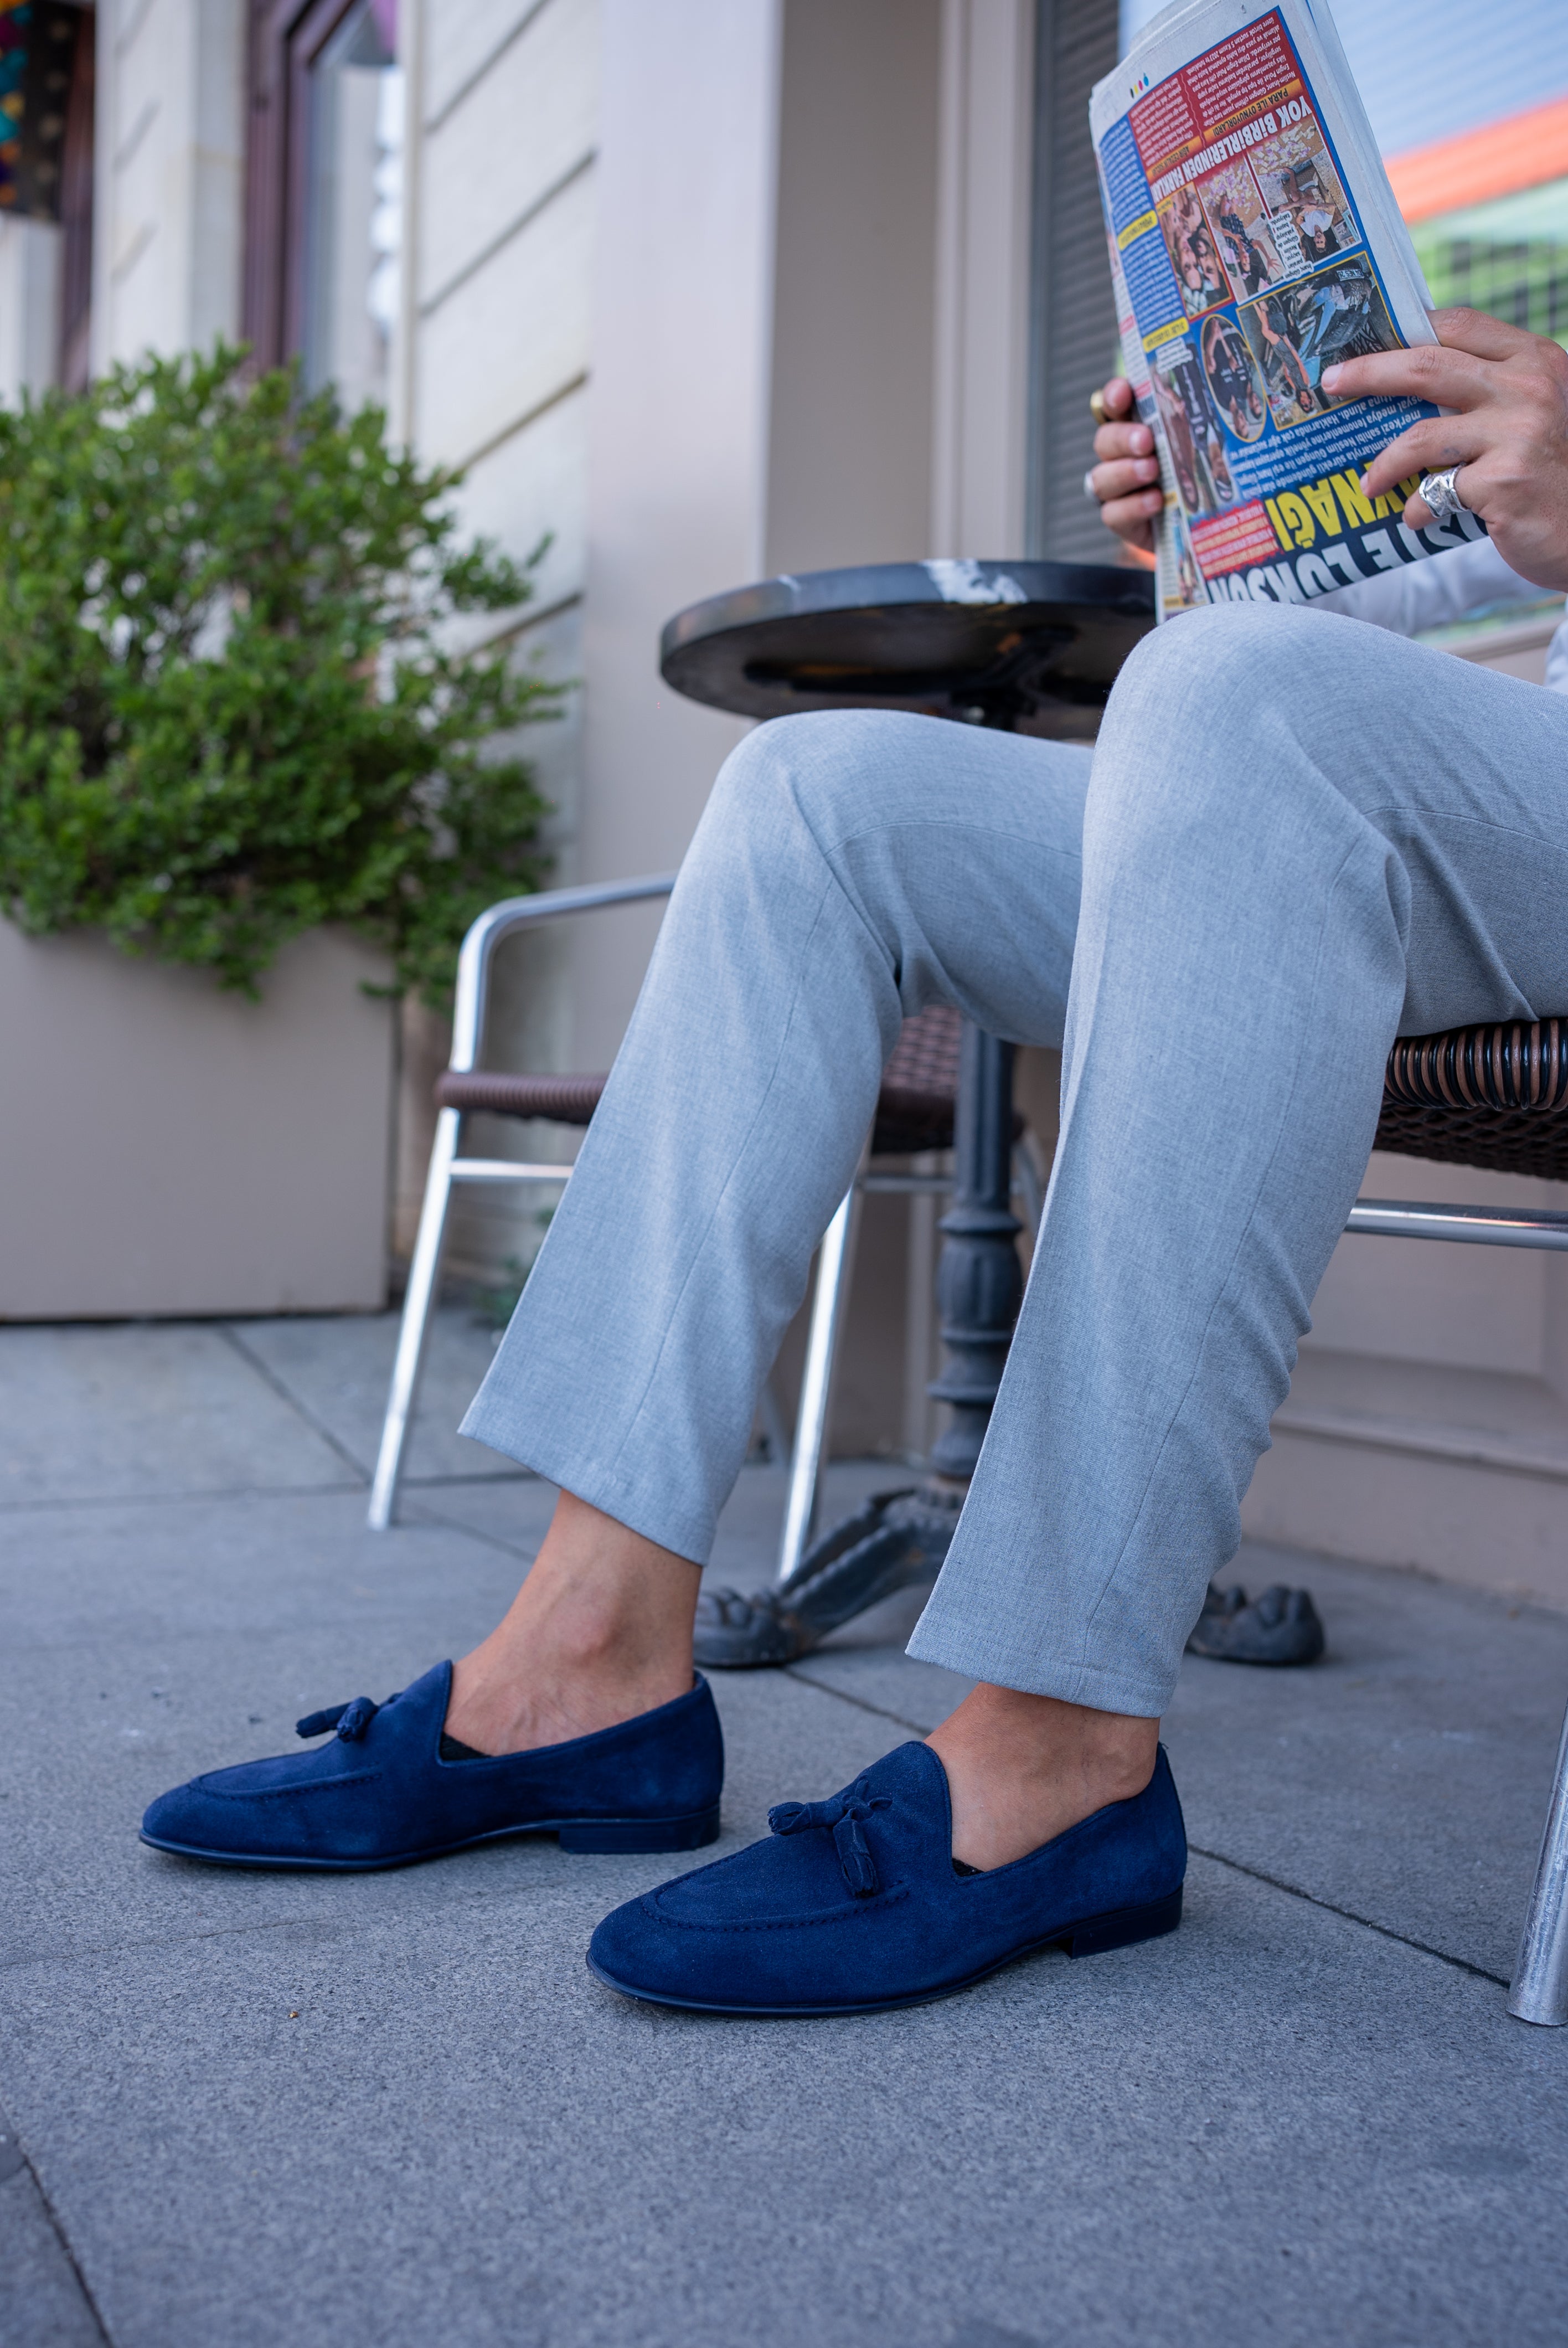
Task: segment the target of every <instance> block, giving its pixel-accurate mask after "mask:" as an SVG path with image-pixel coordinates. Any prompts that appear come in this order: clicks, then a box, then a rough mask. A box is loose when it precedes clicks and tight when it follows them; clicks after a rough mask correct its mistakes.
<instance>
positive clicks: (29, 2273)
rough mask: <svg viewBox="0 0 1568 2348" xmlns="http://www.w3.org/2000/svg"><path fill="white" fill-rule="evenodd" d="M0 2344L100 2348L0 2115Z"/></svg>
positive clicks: (91, 2317) (99, 2335) (93, 2321)
mask: <svg viewBox="0 0 1568 2348" xmlns="http://www.w3.org/2000/svg"><path fill="white" fill-rule="evenodd" d="M0 2340H3V2341H4V2342H5V2348H103V2341H104V2333H103V2331H102V2328H101V2327H100V2325H99V2323H98V2320H97V2314H96V2313H95V2312H94V2310H93V2307H92V2303H91V2302H90V2301H89V2300H88V2298H87V2293H86V2291H84V2289H83V2287H82V2281H81V2277H80V2276H79V2275H78V2274H77V2270H76V2267H75V2265H74V2263H73V2261H72V2259H71V2255H70V2252H69V2251H68V2250H67V2248H66V2245H65V2243H64V2241H63V2240H61V2238H60V2235H59V2232H58V2230H56V2225H55V2222H54V2219H52V2218H51V2216H50V2214H49V2211H48V2209H47V2206H46V2203H45V2200H44V2197H43V2195H42V2194H41V2193H40V2192H39V2190H38V2181H37V2179H36V2177H35V2176H34V2174H33V2172H32V2169H31V2168H29V2166H28V2164H27V2161H26V2156H25V2155H24V2153H23V2151H22V2147H21V2146H20V2144H19V2143H18V2142H17V2139H16V2132H15V2128H14V2127H12V2124H11V2122H10V2121H9V2120H8V2119H7V2118H6V2117H5V2114H4V2113H3V2112H0Z"/></svg>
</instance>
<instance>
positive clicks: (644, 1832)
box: [141, 1663, 724, 1873]
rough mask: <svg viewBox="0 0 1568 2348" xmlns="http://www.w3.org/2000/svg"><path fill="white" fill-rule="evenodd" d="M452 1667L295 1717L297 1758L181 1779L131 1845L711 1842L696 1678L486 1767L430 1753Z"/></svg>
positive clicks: (711, 1810)
mask: <svg viewBox="0 0 1568 2348" xmlns="http://www.w3.org/2000/svg"><path fill="white" fill-rule="evenodd" d="M451 1680H452V1667H451V1665H450V1664H449V1663H437V1664H436V1668H435V1670H434V1671H429V1672H426V1673H425V1675H424V1677H423V1678H422V1679H417V1680H415V1683H414V1684H413V1686H412V1687H409V1688H405V1689H404V1691H403V1693H402V1694H400V1695H395V1696H389V1697H388V1698H387V1700H386V1702H385V1703H384V1704H372V1702H371V1701H370V1699H369V1697H368V1696H356V1697H355V1698H354V1702H353V1703H352V1704H338V1705H335V1706H333V1708H332V1709H331V1710H329V1711H327V1712H320V1713H312V1714H310V1715H309V1716H308V1717H307V1718H306V1719H304V1720H302V1721H301V1723H300V1725H299V1733H300V1735H302V1736H320V1735H323V1734H324V1733H325V1732H326V1731H328V1730H331V1731H333V1732H334V1733H333V1735H332V1736H331V1737H330V1740H329V1741H328V1743H326V1744H325V1745H318V1746H316V1747H315V1748H314V1749H313V1751H312V1752H309V1753H290V1754H283V1755H280V1756H279V1757H278V1758H277V1759H275V1760H271V1761H251V1762H246V1763H243V1764H241V1766H240V1767H238V1768H235V1769H218V1770H214V1771H213V1772H212V1773H211V1774H210V1776H204V1777H193V1778H192V1779H191V1781H190V1784H189V1785H186V1786H178V1787H175V1789H174V1791H173V1792H172V1793H169V1794H164V1795H161V1796H160V1797H159V1799H158V1800H157V1801H156V1802H154V1803H153V1804H152V1806H151V1807H150V1808H149V1810H148V1812H147V1815H146V1817H145V1818H143V1820H142V1822H141V1838H142V1840H143V1842H148V1843H151V1844H152V1845H153V1846H154V1848H155V1849H159V1850H167V1851H172V1852H173V1853H175V1855H176V1856H177V1857H179V1858H182V1859H207V1860H210V1861H213V1862H215V1863H217V1864H219V1865H220V1866H226V1867H267V1868H305V1869H325V1870H329V1871H332V1872H334V1873H336V1872H343V1871H354V1870H362V1869H372V1868H381V1867H403V1866H406V1865H407V1864H408V1863H409V1862H410V1861H411V1860H414V1859H438V1858H440V1857H442V1856H443V1855H444V1854H445V1853H446V1852H447V1851H454V1850H463V1849H466V1848H467V1847H468V1846H469V1845H470V1844H472V1843H478V1842H494V1841H497V1840H499V1839H501V1838H503V1837H507V1836H510V1835H518V1834H556V1835H559V1838H560V1842H561V1848H562V1849H563V1850H622V1851H630V1850H698V1849H701V1848H702V1845H703V1844H704V1843H710V1842H712V1840H713V1838H714V1837H715V1835H717V1833H718V1831H719V1792H720V1788H721V1787H722V1786H723V1777H724V1747H723V1738H722V1736H721V1735H720V1733H719V1717H718V1715H717V1713H716V1712H715V1711H714V1709H713V1699H712V1694H711V1693H710V1691H709V1688H708V1684H707V1682H706V1681H705V1680H699V1681H698V1682H697V1683H696V1684H695V1686H692V1684H691V1682H690V1675H688V1684H687V1687H686V1689H685V1690H684V1691H683V1692H682V1694H681V1695H679V1696H678V1697H677V1698H676V1699H675V1700H674V1701H673V1702H672V1703H669V1704H662V1705H661V1706H659V1707H657V1708H656V1709H653V1710H650V1711H647V1712H644V1713H642V1714H641V1715H639V1716H638V1717H637V1718H635V1719H630V1720H622V1721H620V1722H619V1723H617V1724H616V1725H613V1726H611V1727H609V1728H604V1729H600V1730H599V1731H598V1732H597V1733H595V1734H591V1735H585V1736H579V1737H577V1738H574V1739H572V1740H571V1741H570V1742H568V1743H561V1744H557V1745H555V1746H548V1747H535V1748H533V1749H531V1750H530V1751H528V1752H526V1753H516V1754H507V1755H505V1756H502V1757H501V1758H500V1759H488V1758H485V1757H475V1758H473V1759H468V1760H454V1759H449V1758H447V1757H446V1756H444V1754H443V1752H442V1749H441V1748H442V1746H443V1743H444V1741H445V1740H444V1737H443V1734H442V1723H443V1721H444V1719H445V1718H446V1708H447V1700H448V1697H449V1694H450V1692H451Z"/></svg>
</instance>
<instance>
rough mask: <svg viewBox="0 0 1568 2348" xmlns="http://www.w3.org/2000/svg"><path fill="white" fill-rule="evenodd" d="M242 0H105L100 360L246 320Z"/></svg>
mask: <svg viewBox="0 0 1568 2348" xmlns="http://www.w3.org/2000/svg"><path fill="white" fill-rule="evenodd" d="M244 88H245V7H244V0H99V5H98V44H97V137H96V140H95V160H94V177H95V182H96V197H95V204H96V216H95V238H94V254H93V332H92V366H93V372H94V373H95V374H101V373H102V372H103V370H104V369H105V367H107V366H108V365H109V364H110V363H111V361H113V360H115V359H135V358H138V357H140V356H141V355H142V354H143V353H144V352H146V351H149V350H153V351H163V352H173V351H180V350H189V349H202V348H205V347H207V346H209V345H210V344H211V343H212V341H213V339H214V337H215V336H217V335H226V336H227V337H228V338H229V339H230V341H234V340H235V339H236V338H237V337H238V335H239V331H240V268H241V234H242V212H241V196H242V189H243V179H244V144H245V102H244Z"/></svg>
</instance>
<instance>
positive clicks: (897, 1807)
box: [589, 1744, 1186, 2013]
mask: <svg viewBox="0 0 1568 2348" xmlns="http://www.w3.org/2000/svg"><path fill="white" fill-rule="evenodd" d="M851 1797H855V1799H854V1807H856V1809H857V1810H858V1811H859V1812H860V1813H862V1833H863V1838H864V1841H865V1843H866V1846H867V1847H868V1849H869V1853H870V1856H871V1871H872V1873H873V1874H874V1876H875V1888H874V1889H872V1890H862V1891H861V1892H860V1893H859V1894H858V1895H857V1894H856V1890H853V1889H852V1888H851V1885H850V1883H849V1881H848V1879H847V1878H846V1873H845V1864H844V1863H843V1862H842V1861H841V1859H840V1855H839V1852H838V1849H837V1848H836V1845H835V1836H834V1834H833V1832H831V1831H829V1830H827V1828H815V1830H810V1831H804V1832H800V1831H794V1830H789V1831H785V1832H780V1831H779V1830H778V1828H776V1826H775V1830H774V1834H773V1835H772V1836H771V1837H770V1838H769V1839H768V1840H766V1841H764V1842H759V1843H753V1845H751V1846H750V1848H749V1849H745V1850H743V1851H737V1852H736V1853H735V1854H734V1855H733V1857H732V1858H730V1859H721V1860H719V1861H717V1862H716V1863H715V1864H714V1865H713V1866H712V1867H705V1868H701V1869H697V1870H696V1871H695V1872H694V1873H692V1874H690V1875H685V1876H682V1877H678V1878H677V1879H675V1880H674V1881H673V1882H671V1883H668V1884H665V1885H663V1886H661V1888H660V1889H659V1890H657V1891H653V1892H650V1893H649V1894H647V1895H646V1896H645V1897H644V1898H643V1899H641V1900H632V1901H630V1902H628V1904H627V1905H626V1906H625V1907H623V1908H620V1909H617V1910H615V1911H614V1913H613V1914H612V1915H610V1916H608V1917H606V1919H605V1920H604V1921H603V1923H602V1924H600V1927H599V1930H598V1931H596V1932H595V1934H594V1936H593V1941H592V1943H591V1946H590V1949H589V1964H590V1966H591V1967H592V1968H593V1970H594V1971H595V1972H598V1973H599V1974H600V1978H601V1979H603V1980H606V1981H608V1982H610V1984H611V1985H612V1986H615V1987H619V1988H623V1989H625V1990H627V1991H628V1992H629V1993H631V1994H633V1995H638V1996H642V1997H647V1998H651V1999H653V2000H655V2001H658V2000H661V1999H664V2000H668V2001H669V2002H671V2003H679V2004H684V2005H692V2006H698V2007H708V2008H712V2009H715V2010H719V2011H723V2012H728V2013H747V2012H752V2013H792V2012H794V2013H803V2012H817V2013H820V2012H832V2011H854V2010H856V2009H860V2008H865V2007H867V2006H876V2005H886V2004H897V2003H905V2002H908V2001H914V2000H917V1999H919V1998H922V1997H928V1996H932V1995H939V1994H941V1993H943V1992H944V1991H945V1990H947V1989H948V1988H956V1987H958V1986H961V1985H962V1984H963V1983H964V1982H966V1981H968V1980H969V1979H972V1978H975V1977H978V1976H979V1975H981V1974H983V1973H985V1972H990V1971H992V1970H994V1969H995V1968H996V1967H997V1966H998V1965H999V1964H1002V1963H1006V1962H1009V1959H1010V1958H1011V1957H1013V1956H1016V1955H1020V1954H1022V1953H1023V1952H1025V1951H1027V1950H1029V1949H1030V1948H1033V1947H1038V1946H1040V1945H1043V1944H1045V1943H1048V1942H1049V1941H1051V1940H1052V1939H1054V1938H1057V1937H1059V1936H1062V1935H1063V1934H1065V1933H1066V1932H1067V1931H1069V1930H1070V1929H1071V1927H1072V1926H1073V1925H1074V1924H1076V1923H1079V1922H1081V1921H1085V1920H1087V1919H1090V1918H1097V1917H1101V1916H1104V1915H1106V1914H1112V1913H1120V1912H1122V1911H1125V1910H1141V1909H1143V1908H1145V1907H1147V1906H1149V1905H1150V1904H1151V1903H1154V1902H1158V1901H1161V1900H1168V1899H1169V1898H1170V1897H1171V1895H1172V1894H1173V1893H1175V1892H1177V1891H1179V1890H1180V1886H1181V1883H1182V1879H1183V1875H1184V1869H1185V1860H1186V1841H1185V1836H1184V1832H1183V1829H1182V1821H1181V1808H1180V1805H1179V1803H1178V1802H1177V1800H1176V1795H1175V1788H1174V1786H1173V1784H1172V1782H1171V1776H1170V1770H1169V1767H1168V1765H1167V1764H1166V1762H1165V1759H1164V1756H1163V1754H1162V1755H1161V1756H1160V1760H1159V1762H1158V1764H1157V1766H1156V1769H1155V1773H1154V1776H1153V1780H1152V1781H1151V1784H1150V1786H1149V1787H1148V1788H1147V1789H1146V1790H1145V1792H1144V1793H1143V1794H1142V1795H1139V1796H1138V1797H1136V1798H1135V1799H1134V1800H1133V1801H1131V1802H1121V1803H1115V1804H1112V1806H1111V1807H1108V1808H1107V1809H1104V1810H1101V1811H1098V1812H1096V1813H1095V1815H1094V1816H1093V1817H1092V1818H1086V1819H1084V1820H1083V1821H1082V1823H1081V1825H1079V1826H1076V1827H1073V1828H1071V1829H1070V1830H1069V1832H1068V1833H1066V1834H1064V1835H1061V1836H1059V1837H1058V1838H1057V1839H1056V1840H1055V1841H1054V1842H1051V1843H1048V1844H1047V1845H1045V1847H1044V1848H1043V1849H1040V1850H1038V1851H1033V1852H1030V1854H1029V1856H1028V1857H1027V1858H1024V1859H1018V1860H1015V1861H1014V1863H1013V1864H1012V1865H1011V1866H1009V1867H1003V1868H997V1869H992V1870H991V1871H990V1872H989V1873H986V1874H979V1875H959V1874H958V1871H957V1869H955V1868H954V1865H953V1861H952V1819H951V1810H950V1806H949V1801H948V1782H947V1776H946V1773H945V1771H944V1770H943V1768H942V1765H941V1763H940V1762H939V1760H938V1758H937V1756H936V1755H935V1754H934V1753H933V1752H932V1750H931V1748H930V1747H929V1746H926V1745H917V1744H909V1745H904V1746H899V1747H897V1750H896V1751H894V1752H892V1753H890V1754H888V1755H886V1756H885V1757H884V1758H883V1759H882V1760H881V1761H879V1762H878V1763H877V1764H876V1766H875V1767H873V1768H872V1769H870V1770H868V1771H867V1772H866V1776H864V1777H863V1778H861V1779H858V1780H856V1784H855V1786H854V1787H846V1788H845V1792H844V1794H843V1795H841V1796H838V1797H835V1803H836V1804H839V1805H844V1804H846V1803H848V1802H849V1801H850V1799H851ZM786 1807H794V1808H798V1807H800V1806H799V1805H794V1806H786ZM817 1807H818V1808H820V1809H821V1810H823V1811H824V1812H827V1811H831V1810H832V1808H833V1807H834V1805H831V1804H824V1805H819V1806H817ZM778 1815H779V1814H778V1813H777V1812H775V1813H774V1818H775V1819H776V1818H777V1817H778Z"/></svg>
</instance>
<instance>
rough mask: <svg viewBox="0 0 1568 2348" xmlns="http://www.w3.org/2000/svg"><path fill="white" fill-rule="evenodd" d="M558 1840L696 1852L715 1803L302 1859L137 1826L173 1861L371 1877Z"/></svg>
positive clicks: (566, 1845) (606, 1847)
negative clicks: (483, 1847) (675, 1812)
mask: <svg viewBox="0 0 1568 2348" xmlns="http://www.w3.org/2000/svg"><path fill="white" fill-rule="evenodd" d="M550 1834H553V1835H555V1836H557V1837H558V1838H559V1842H560V1847H561V1849H562V1850H573V1851H623V1852H625V1851H662V1850H701V1849H702V1848H703V1846H704V1844H706V1843H711V1842H716V1841H717V1840H718V1837H719V1805H718V1804H717V1802H715V1803H714V1804H713V1805H712V1808H711V1809H706V1810H694V1811H693V1812H692V1814H691V1815H690V1817H687V1818H530V1819H529V1820H528V1824H527V1825H526V1826H516V1827H497V1828H493V1829H492V1830H491V1832H490V1833H488V1834H480V1835H465V1836H464V1837H463V1838H462V1839H461V1840H460V1841H458V1842H443V1843H436V1844H435V1845H433V1846H431V1847H430V1848H428V1849H425V1850H405V1851H399V1852H397V1853H395V1856H393V1857H392V1858H390V1859H306V1858H298V1859H296V1858H291V1857H277V1858H274V1857H271V1856H269V1855H268V1854H267V1853H265V1852H261V1851H233V1850H199V1849H197V1848H196V1846H195V1845H194V1844H193V1843H184V1842H170V1841H169V1840H168V1839H167V1838H165V1837H163V1836H161V1835H149V1833H148V1832H147V1831H146V1829H145V1828H144V1829H143V1830H142V1836H141V1839H142V1841H143V1842H144V1843H146V1844H147V1845H148V1846H149V1849H153V1850H165V1851H168V1852H169V1854H170V1856H171V1857H173V1858H175V1859H199V1860H200V1862H201V1863H202V1864H203V1865H204V1866H207V1867H242V1868H249V1869H262V1870H264V1871H267V1872H271V1873H287V1874H291V1875H301V1874H304V1875H376V1874H380V1873H381V1872H382V1871H383V1870H384V1869H387V1868H389V1867H417V1866H418V1865H419V1864H420V1863H421V1861H422V1860H424V1859H446V1858H449V1857H450V1856H451V1854H452V1853H453V1852H454V1851H459V1850H474V1849H477V1848H478V1846H479V1845H480V1844H481V1843H487V1842H518V1841H520V1840H521V1839H522V1838H523V1837H524V1836H525V1835H550Z"/></svg>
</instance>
